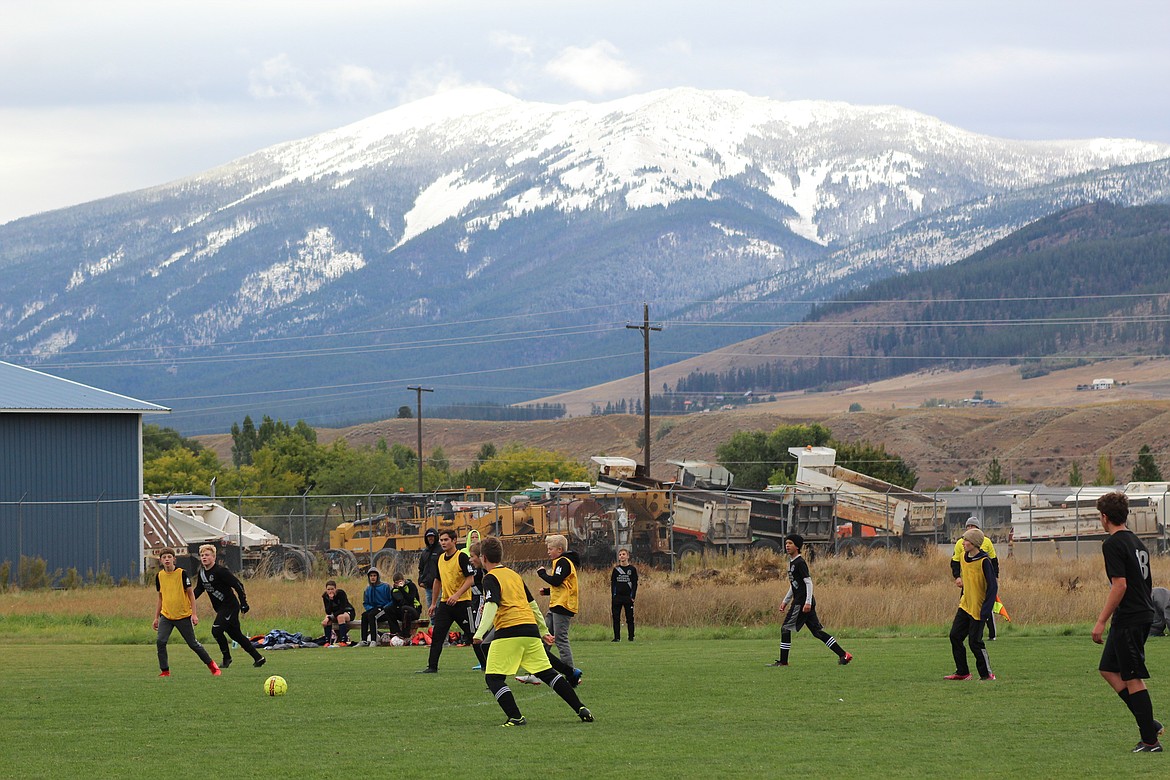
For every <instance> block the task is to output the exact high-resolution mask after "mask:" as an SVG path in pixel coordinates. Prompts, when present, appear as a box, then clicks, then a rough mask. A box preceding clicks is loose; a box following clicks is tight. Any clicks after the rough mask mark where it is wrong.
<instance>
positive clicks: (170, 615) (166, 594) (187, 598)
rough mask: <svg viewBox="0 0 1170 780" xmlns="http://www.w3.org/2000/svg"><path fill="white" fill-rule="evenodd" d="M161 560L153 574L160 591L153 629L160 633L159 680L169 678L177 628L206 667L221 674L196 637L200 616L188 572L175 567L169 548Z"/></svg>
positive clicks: (162, 553)
mask: <svg viewBox="0 0 1170 780" xmlns="http://www.w3.org/2000/svg"><path fill="white" fill-rule="evenodd" d="M158 561H159V563H160V564H161V565H162V568H161V569H159V570H158V572H156V573H155V575H154V589H155V590H157V591H158V606H157V607H156V608H155V611H154V623H153V627H154V630H155V631H157V632H158V638H157V639H156V640H155V647H156V648H157V649H158V668H159V670H160V671H159V674H158V676H159V677H170V676H171V666H170V663H169V662H168V659H167V642H168V641H169V640H170V638H171V631H172V630H174V629H178V631H179V635H180V636H181V637H183V639H185V640H186V641H187V647H190V648H191V649H192V650H193V651H194V652H195V655H197V656H199V660H200V661H202V662H203V663H205V664H206V665H207V668H208V669H210V670H211V673H212V675H214V676H216V677H218V676H219V675H220V671H219V666H217V665H216V663H215V661H212V660H211V656H210V655H208V654H207V651H206V650H204V649H203V645H201V644H199V640H198V639H196V638H195V626H197V625H199V615H197V614H196V612H195V587H194V586H193V585H192V584H191V578H190V577H189V576H187V572H185V571H183V570H182V569H179V568H176V567H175V551H174V550H172V549H171V548H170V547H167V548H165V549H163V550H161V551H160V552H159V554H158Z"/></svg>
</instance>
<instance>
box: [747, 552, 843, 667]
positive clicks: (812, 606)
mask: <svg viewBox="0 0 1170 780" xmlns="http://www.w3.org/2000/svg"><path fill="white" fill-rule="evenodd" d="M803 546H804V537H802V536H801V535H800V534H789V535H788V536H786V537H784V551H785V552H787V553H788V558H789V561H788V583H789V585H788V593H787V595H785V596H784V600H783V601H782V602H780V611H781V612H785V613H786V614H785V616H784V623H783V625H782V626H781V627H780V657H779V658H777V659H776V660H775V661H773V662H772V663H770V664H768V666H788V652H789V651H790V650H791V649H792V634H793V633H794V632H796V631H799V630H800V629H802V628H804V627H805V626H808V630H809V633H810V634H812V635H813V636H815V637H816V638H817V639H819V640H821V641H822V642H824V643H825V646H826V647H828V648H829V649H830V650H832V651H833V652H834V653H836V654H837V663H839V664H841V665H842V666H844V665H845V664H847V663H849V662H850V661H852V660H853V655H852V654H851V653H847V652H845V650H844V648H842V647H841V646H840V645H839V644H837V640H836V639H835V638H834V637H832V636H830V635H829V634H828V633H826V632H825V628H824V626H822V625H821V621H820V620H819V619H818V618H817V602H816V599H815V598H813V582H812V575H811V574H809V571H808V564H807V563H805V560H804V558H802V557H801V555H800V548H801V547H803ZM789 605H791V606H789Z"/></svg>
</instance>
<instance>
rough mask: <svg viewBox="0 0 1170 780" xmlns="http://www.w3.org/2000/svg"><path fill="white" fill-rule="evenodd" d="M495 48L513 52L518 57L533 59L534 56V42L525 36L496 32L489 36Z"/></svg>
mask: <svg viewBox="0 0 1170 780" xmlns="http://www.w3.org/2000/svg"><path fill="white" fill-rule="evenodd" d="M488 40H489V41H491V43H492V45H493V46H496V47H497V48H500V49H504V50H505V51H508V52H511V53H512V54H515V55H516V56H518V57H531V56H532V54H533V48H532V41H530V40H529V39H528V38H525V37H524V36H523V35H516V34H515V33H509V32H503V31H496V32H493V33H492V34H491V35H489V36H488Z"/></svg>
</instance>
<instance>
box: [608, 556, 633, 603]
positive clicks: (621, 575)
mask: <svg viewBox="0 0 1170 780" xmlns="http://www.w3.org/2000/svg"><path fill="white" fill-rule="evenodd" d="M609 592H610V595H612V596H613V600H614V602H615V603H619V604H620V603H625V602H627V601H633V600H634V599H636V598H637V597H638V567H637V566H635V565H633V564H632V563H631V564H627V565H625V566H621V565H618V566H614V567H613V571H611V572H610V573H609Z"/></svg>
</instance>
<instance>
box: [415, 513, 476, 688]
mask: <svg viewBox="0 0 1170 780" xmlns="http://www.w3.org/2000/svg"><path fill="white" fill-rule="evenodd" d="M439 545H440V546H441V547H442V548H443V554H442V555H440V556H439V576H438V578H437V579H435V583H434V593H435V601H434V603H432V604H431V608H430V616H431V627H432V631H431V654H430V657H429V658H428V659H427V668H426V669H420V670H419V671H418V672H417V674H435V673H436V672H438V671H439V656H440V655H441V654H442V653H443V642H445V641H446V639H447V632H448V631H449V630H450V629H451V624H452V623H458V624H459V628H460V629H462V631H463V636H465V637H468V636H471V634H472V631H471V618H472V615H471V586H472V585H473V584H474V583H475V567H474V566H472V565H471V558H469V557H468V556H467V553H465V552H462V551H461V550H460V549H459V548H458V547H457V546H456V544H455V532H454V531H452V530H449V529H446V528H444V529H443V530H442V531H440V532H439Z"/></svg>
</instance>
